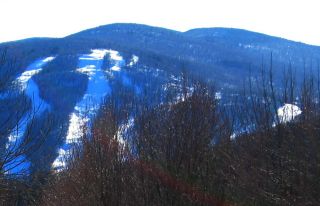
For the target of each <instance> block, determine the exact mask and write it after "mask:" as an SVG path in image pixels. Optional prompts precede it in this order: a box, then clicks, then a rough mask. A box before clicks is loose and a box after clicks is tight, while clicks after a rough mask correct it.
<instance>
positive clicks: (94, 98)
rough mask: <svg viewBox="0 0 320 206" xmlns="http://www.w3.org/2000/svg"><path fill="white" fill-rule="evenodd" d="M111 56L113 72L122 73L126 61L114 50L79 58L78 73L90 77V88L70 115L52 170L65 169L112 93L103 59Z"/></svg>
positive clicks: (100, 51)
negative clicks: (104, 101)
mask: <svg viewBox="0 0 320 206" xmlns="http://www.w3.org/2000/svg"><path fill="white" fill-rule="evenodd" d="M107 54H109V56H110V60H111V63H112V65H113V66H112V67H111V68H110V70H111V71H117V72H118V71H120V70H121V67H122V66H123V65H124V60H123V58H122V56H120V54H119V52H117V51H114V50H100V49H94V50H92V53H91V54H89V55H83V56H81V57H80V58H79V65H78V66H79V69H77V70H76V71H78V72H81V73H83V74H86V75H88V77H89V82H88V87H87V91H86V93H85V95H84V96H83V99H82V100H81V101H80V102H78V103H77V105H76V106H75V108H74V112H73V113H72V114H71V115H70V120H69V128H68V132H67V136H66V141H65V144H64V145H63V148H61V149H60V150H59V152H58V157H57V158H56V160H55V161H54V162H53V164H52V168H53V169H54V170H55V171H57V172H59V171H61V170H62V169H63V168H65V166H66V163H65V160H66V159H67V158H68V154H70V150H71V149H72V145H73V144H77V143H79V140H80V138H81V136H82V134H83V132H84V131H83V128H84V127H85V126H86V125H88V124H90V121H91V120H92V118H93V117H94V115H95V114H96V112H97V111H98V109H99V108H100V106H101V103H102V100H103V98H104V97H105V96H106V95H107V94H108V93H110V90H111V89H110V86H109V84H108V80H107V79H106V76H105V71H103V70H102V68H101V67H102V63H103V58H104V56H105V55H107Z"/></svg>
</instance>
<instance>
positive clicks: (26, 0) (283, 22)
mask: <svg viewBox="0 0 320 206" xmlns="http://www.w3.org/2000/svg"><path fill="white" fill-rule="evenodd" d="M318 2H319V3H318ZM319 20H320V1H319V0H303V1H302V0H291V1H290V0H286V1H284V0H263V1H262V0H112V1H110V0H86V1H84V0H0V42H3V41H10V40H16V39H22V38H28V37H35V36H37V37H39V36H41V37H43V36H47V37H63V36H66V35H68V34H72V33H75V32H78V31H80V30H83V29H87V28H91V27H96V26H99V25H104V24H110V23H121V22H129V23H142V24H148V25H153V26H160V27H165V28H170V29H175V30H179V31H186V30H188V29H192V28H199V27H234V28H243V29H248V30H252V31H257V32H262V33H266V34H270V35H275V36H280V37H284V38H287V39H292V40H296V41H302V42H306V43H310V44H315V45H320V26H319Z"/></svg>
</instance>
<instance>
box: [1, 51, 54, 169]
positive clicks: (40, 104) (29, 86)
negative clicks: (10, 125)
mask: <svg viewBox="0 0 320 206" xmlns="http://www.w3.org/2000/svg"><path fill="white" fill-rule="evenodd" d="M54 58H55V57H46V58H43V59H40V60H36V61H35V62H34V63H32V64H31V65H30V66H28V67H27V69H26V70H25V71H24V72H23V73H22V74H21V75H20V76H19V77H17V79H16V80H15V81H16V83H17V84H19V85H20V88H21V91H22V92H25V94H26V95H27V96H28V97H29V98H30V100H31V103H32V109H31V111H29V112H27V114H25V115H24V116H23V117H22V118H21V119H20V120H19V121H18V123H17V125H18V127H16V128H14V129H13V131H11V133H10V135H9V136H8V142H7V144H6V149H7V150H8V151H14V150H16V149H18V147H19V145H20V143H21V141H22V140H21V138H22V137H23V135H24V134H25V132H26V129H27V126H28V123H29V122H30V121H31V120H32V118H34V117H36V116H40V115H41V114H42V113H43V112H44V111H45V110H46V109H49V108H50V107H49V104H47V103H46V102H45V101H44V100H43V99H42V98H41V97H40V92H39V88H38V85H37V84H36V83H35V81H33V80H32V77H33V76H34V75H35V74H37V73H39V72H40V71H41V70H42V67H43V66H44V65H45V64H47V63H48V62H50V61H52V60H54ZM24 159H25V157H22V156H20V157H18V158H17V159H15V160H12V161H11V162H9V163H8V165H10V166H7V167H6V168H7V169H9V170H10V167H14V166H15V165H17V164H19V163H20V162H21V161H24V163H23V164H21V165H19V167H14V169H12V170H10V171H9V172H10V173H12V174H15V173H18V172H20V171H22V170H26V169H28V168H29V163H27V162H26V161H25V160H24Z"/></svg>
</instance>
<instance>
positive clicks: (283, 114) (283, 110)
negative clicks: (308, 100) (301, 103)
mask: <svg viewBox="0 0 320 206" xmlns="http://www.w3.org/2000/svg"><path fill="white" fill-rule="evenodd" d="M277 114H278V117H279V119H280V122H281V123H287V122H290V121H292V120H294V119H295V118H296V117H297V116H299V115H300V114H302V111H301V109H300V108H299V107H298V106H296V105H294V104H285V105H283V106H282V107H280V108H279V109H278V110H277Z"/></svg>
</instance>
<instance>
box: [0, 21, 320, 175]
mask: <svg viewBox="0 0 320 206" xmlns="http://www.w3.org/2000/svg"><path fill="white" fill-rule="evenodd" d="M0 51H4V53H5V59H6V61H4V62H10V63H5V64H3V65H1V67H0V68H1V70H0V108H1V109H2V110H3V111H1V113H0V123H3V124H4V122H7V121H6V120H7V119H8V117H10V116H12V114H13V113H15V114H16V108H15V107H13V106H9V105H14V104H16V102H23V101H21V99H26V100H25V104H24V105H25V106H26V107H25V110H26V111H29V112H30V111H34V113H35V114H37V113H39V112H40V113H41V115H34V118H30V121H29V120H27V119H23V118H24V113H25V111H21V115H20V118H18V120H16V119H15V120H12V121H9V123H8V126H7V127H6V129H5V130H4V131H6V132H2V133H0V136H1V139H7V140H8V138H9V140H8V141H9V142H10V133H11V134H12V133H14V132H15V127H16V125H17V121H18V122H19V121H20V119H23V120H24V121H23V122H24V124H25V126H24V127H22V129H19V131H20V133H23V134H21V135H18V136H20V138H27V136H37V134H39V133H41V129H40V127H41V126H43V125H44V124H46V123H48V125H47V127H48V128H50V131H48V132H47V133H46V139H45V141H44V142H43V143H42V145H44V146H43V147H41V149H40V150H37V151H36V152H34V153H32V155H31V154H30V155H27V156H23V157H20V158H25V159H26V161H25V162H28V164H26V165H25V166H26V167H27V170H29V171H37V170H42V169H44V170H49V169H51V168H52V167H54V168H56V169H58V170H59V169H61V168H62V167H64V166H65V165H64V164H65V162H64V161H63V155H65V154H66V153H68V152H69V151H70V150H71V148H72V146H73V144H75V143H76V142H77V134H76V133H77V132H78V131H79V130H80V129H79V127H81V125H84V124H86V123H90V121H91V120H92V118H94V116H95V115H97V113H98V110H99V109H100V106H101V104H102V99H103V98H105V97H107V96H110V95H113V96H114V97H116V99H117V101H119V102H118V103H119V104H121V103H123V102H125V101H126V98H129V99H134V98H137V97H142V96H145V97H147V98H146V99H145V101H147V102H148V104H149V105H154V106H155V105H159V104H161V103H164V102H166V100H167V98H170V97H172V96H174V97H176V99H177V101H179V99H181V98H182V97H181V96H182V95H181V93H182V92H183V91H181V88H180V86H179V85H181V83H182V82H183V81H186V84H187V85H188V81H192V80H198V81H202V82H206V83H207V84H208V85H210V86H212V87H214V88H215V89H216V91H217V93H216V98H217V99H219V100H220V101H221V102H222V103H223V104H225V105H227V104H228V102H229V99H230V98H232V97H234V96H238V95H239V94H240V91H242V90H243V89H245V88H244V86H243V85H244V84H245V83H246V82H248V81H250V82H251V80H252V81H253V82H254V83H255V84H256V83H257V80H256V79H254V78H252V77H256V76H257V75H260V74H262V76H263V74H264V75H265V76H268V75H270V74H271V72H272V75H273V76H272V78H273V82H274V84H275V85H274V87H275V88H276V89H279V90H281V89H283V85H282V83H281V82H282V80H283V79H284V78H285V77H286V75H287V74H288V73H290V74H292V76H293V77H294V78H295V79H296V82H297V83H299V82H301V81H302V79H303V77H304V76H306V75H311V74H312V72H313V73H316V72H317V71H318V69H319V63H318V60H320V47H317V46H311V45H306V44H303V43H298V42H293V41H289V40H285V39H281V38H277V37H272V36H267V35H264V34H259V33H254V32H250V31H245V30H240V29H227V28H208V29H194V30H190V31H187V32H177V31H173V30H168V29H163V28H157V27H150V26H145V25H138V24H112V25H107V26H100V27H97V28H93V29H89V30H85V31H82V32H79V33H76V34H73V35H70V36H67V37H65V38H57V39H52V38H33V39H26V40H20V41H15V42H8V43H3V44H0ZM39 61H40V62H42V63H43V64H39V65H35V64H37V63H39ZM44 63H45V64H44ZM32 65H33V67H32ZM31 67H32V68H31ZM30 68H31V69H32V70H30ZM34 69H36V70H34ZM28 70H30V71H29V73H28ZM26 72H27V73H26ZM24 74H27V75H28V78H29V79H31V80H32V81H28V84H29V87H27V88H29V90H28V91H27V92H24V91H23V90H21V88H20V87H21V85H19V84H20V83H17V79H19V77H21V76H23V75H24ZM31 74H32V75H31ZM3 77H5V81H3ZM1 80H2V81H1ZM1 82H3V83H2V84H1ZM258 83H259V82H258ZM17 87H19V88H20V90H17ZM189 89H190V90H192V88H189ZM251 89H253V93H254V92H255V88H251ZM12 91H18V92H13V93H14V94H13V95H12V94H11V93H12ZM120 91H121V92H120ZM8 93H10V94H8ZM124 94H125V95H124ZM40 101H41V102H42V106H45V109H43V110H41V109H40V110H39V109H37V108H38V107H39V102H40ZM35 102H36V104H35ZM289 106H290V105H289ZM287 107H288V105H287ZM287 107H286V108H287ZM32 108H33V109H32ZM290 108H291V107H290ZM295 110H296V112H295V114H298V113H299V114H300V113H301V112H300V110H299V108H295ZM127 115H129V116H130V115H132V114H127ZM31 120H32V121H31ZM286 120H287V119H286ZM31 124H32V125H36V127H35V128H33V129H32V131H28V132H26V131H27V130H28V128H31ZM16 133H17V132H16ZM18 134H19V132H18ZM8 141H1V152H2V153H3V151H5V150H6V149H7V148H8ZM21 141H22V140H21ZM30 141H35V140H34V139H32V138H31V140H30ZM11 148H12V147H11ZM13 149H14V148H13ZM9 172H14V171H12V170H11V171H9Z"/></svg>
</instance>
